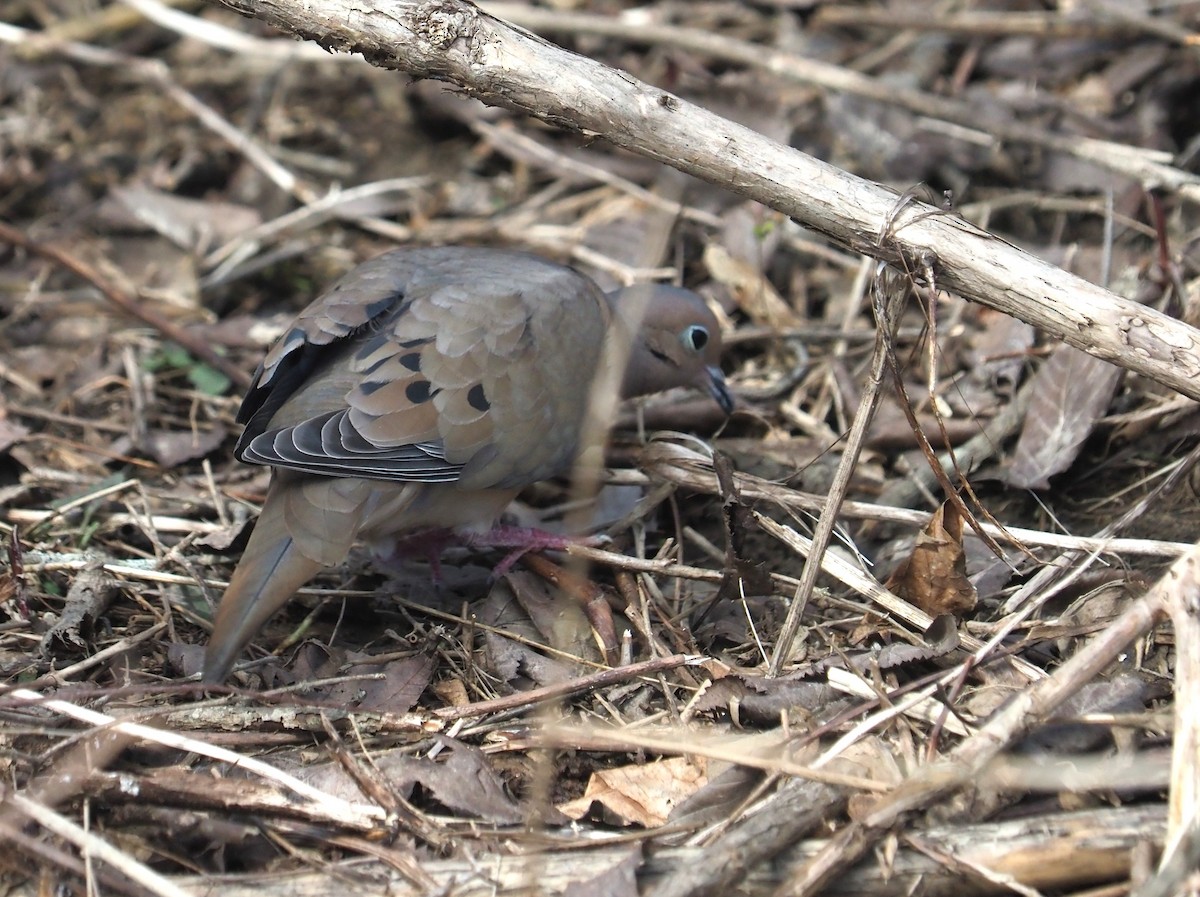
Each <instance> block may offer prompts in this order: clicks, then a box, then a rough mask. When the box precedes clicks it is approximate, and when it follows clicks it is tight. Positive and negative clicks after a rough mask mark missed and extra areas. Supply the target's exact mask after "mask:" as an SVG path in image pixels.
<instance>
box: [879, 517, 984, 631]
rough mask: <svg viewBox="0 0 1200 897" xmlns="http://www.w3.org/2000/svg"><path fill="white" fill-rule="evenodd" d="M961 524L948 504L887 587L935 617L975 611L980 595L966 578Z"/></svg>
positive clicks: (890, 579)
mask: <svg viewBox="0 0 1200 897" xmlns="http://www.w3.org/2000/svg"><path fill="white" fill-rule="evenodd" d="M962 525H963V521H962V517H961V515H960V514H959V513H958V509H957V508H956V507H955V506H954V505H953V504H951V503H950V502H945V503H944V504H943V505H942V506H941V507H940V508H938V510H937V511H936V512H935V513H934V515H933V517H932V519H930V521H929V523H928V524H926V526H925V529H923V530H922V531H921V532H920V533H918V534H917V541H916V544H915V545H913V550H912V554H910V555H909V556H908V559H907V560H905V561H904V563H903V564H901V565H900V567H899V568H898V569H897V570H896V572H895V573H893V574H892V575H891V577H889V579H888V581H887V584H886V585H887V588H889V589H891V590H892V591H893V592H895V593H896V594H897V595H899V596H900V597H901V598H903V599H904V600H906V601H908V602H910V603H912V604H915V605H916V606H917V607H919V608H921V610H923V611H925V613H927V614H930V615H931V616H935V617H936V616H940V615H942V614H954V615H956V616H961V615H962V614H965V613H967V612H968V611H970V610H971V609H973V608H974V607H975V602H976V601H977V600H978V596H977V595H976V594H975V587H974V586H973V585H972V584H971V580H969V579H968V578H967V558H966V554H964V552H963V544H962V532H963V530H962Z"/></svg>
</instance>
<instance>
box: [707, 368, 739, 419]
mask: <svg viewBox="0 0 1200 897" xmlns="http://www.w3.org/2000/svg"><path fill="white" fill-rule="evenodd" d="M704 372H705V373H706V374H707V375H708V378H707V379H708V382H707V383H706V384H705V385H706V386H707V387H708V394H709V395H711V396H712V397H713V398H714V399H716V401H717V404H718V405H720V406H721V410H722V411H724V412H725V413H726V414H727V415H728V414H733V393H731V392H730V391H729V386H728V384H727V383H726V382H725V375H724V374H723V373H722V372H721V369H720V368H719V367H717V366H716V365H712V366H710V367H707V368H705V369H704Z"/></svg>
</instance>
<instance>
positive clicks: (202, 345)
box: [0, 221, 250, 389]
mask: <svg viewBox="0 0 1200 897" xmlns="http://www.w3.org/2000/svg"><path fill="white" fill-rule="evenodd" d="M0 240H3V241H4V242H5V243H9V244H10V245H13V246H20V247H22V248H23V249H26V250H28V251H29V252H32V253H34V254H36V255H40V256H41V257H42V258H44V259H48V260H50V261H52V262H54V263H55V264H57V265H60V266H62V267H63V268H66V269H67V270H68V271H70V272H71V273H72V274H74V275H75V276H76V277H79V278H80V279H82V280H85V281H87V282H88V283H90V284H91V285H92V286H94V287H95V288H96V289H98V290H99V291H100V292H101V293H102V294H104V298H105V299H107V300H108V301H109V302H111V303H112V304H113V305H115V306H116V307H117V308H119V309H120V310H121V311H123V312H125V314H127V315H129V316H130V317H132V318H136V319H137V320H139V321H141V322H142V323H144V324H146V325H148V326H150V327H153V328H154V329H155V330H157V331H158V332H159V333H161V334H162V335H163V336H164V337H166V338H167V339H169V340H171V342H173V343H177V344H178V345H180V346H182V347H183V348H184V349H186V350H187V351H188V354H190V355H191V356H192V357H193V358H196V359H199V360H200V361H203V362H204V363H205V364H207V365H209V366H211V367H214V368H216V369H217V370H219V371H220V372H221V373H222V374H224V375H225V376H226V377H228V378H229V379H230V380H232V381H233V382H234V383H236V384H237V385H238V386H240V387H242V388H243V389H244V388H246V387H247V386H249V385H250V377H249V376H248V375H247V374H246V372H245V371H243V370H242V369H241V368H239V367H238V366H237V365H235V364H233V363H232V362H230V361H229V360H228V359H227V358H225V357H223V356H222V355H219V354H218V353H217V352H216V351H215V350H214V349H213V348H212V345H211V344H210V343H208V342H206V341H205V340H203V339H201V338H200V337H198V336H195V335H193V334H192V333H190V332H188V331H187V330H184V329H183V328H182V327H180V326H179V325H178V324H176V323H175V322H174V321H171V320H168V319H167V318H164V317H163V316H162V315H160V314H159V313H158V312H156V311H155V310H154V309H152V308H147V307H146V306H144V305H141V304H139V303H138V302H136V301H134V299H133V298H131V297H130V296H128V295H127V294H126V293H125V292H124V291H123V290H120V289H118V288H117V286H116V285H115V284H113V283H112V282H110V281H109V280H108V279H107V278H105V277H104V276H103V275H101V274H100V272H99V271H97V270H96V269H95V268H93V267H92V266H91V265H89V264H88V263H87V262H85V261H83V260H82V259H80V258H78V257H76V256H73V255H71V253H69V252H67V251H66V250H65V249H60V248H58V247H57V246H51V245H50V244H47V243H39V242H37V241H35V240H31V239H30V238H29V237H27V236H25V234H23V233H21V232H20V231H19V230H17V229H16V228H14V227H9V226H8V225H7V224H5V223H4V222H2V221H0Z"/></svg>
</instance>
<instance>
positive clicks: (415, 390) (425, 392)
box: [404, 380, 438, 405]
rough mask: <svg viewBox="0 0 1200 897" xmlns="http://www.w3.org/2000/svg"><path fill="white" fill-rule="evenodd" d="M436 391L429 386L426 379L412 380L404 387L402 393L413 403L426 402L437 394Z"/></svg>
mask: <svg viewBox="0 0 1200 897" xmlns="http://www.w3.org/2000/svg"><path fill="white" fill-rule="evenodd" d="M437 392H438V391H437V390H435V389H434V388H433V387H432V386H430V384H429V381H428V380H414V381H413V382H412V383H410V384H408V386H406V387H405V388H404V395H405V396H406V397H407V398H408V400H409V401H410V402H412V403H413V404H414V405H420V404H421V403H423V402H428V401H429V400H430V399H432V398H433V397H434V396H435V395H437Z"/></svg>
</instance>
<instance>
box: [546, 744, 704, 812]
mask: <svg viewBox="0 0 1200 897" xmlns="http://www.w3.org/2000/svg"><path fill="white" fill-rule="evenodd" d="M707 768H708V764H707V762H706V761H705V759H704V758H703V757H672V758H670V759H668V760H659V761H658V762H655V763H643V764H641V765H639V766H622V767H619V768H617V769H605V770H601V771H600V772H597V773H594V774H593V775H592V777H591V779H590V780H589V781H588V785H587V790H586V791H585V792H584V794H583V797H580V798H577V799H576V800H572V801H568V802H567V803H565V804H562V805H561V806H560V807H559V808H558V809H559V810H560V811H561V812H562V813H563V814H564V815H566V816H569V817H570V818H572V819H582V818H583V817H584V816H585V815H587V813H588V811H589V810H591V808H592V804H593V803H599V804H600V805H601V806H602V807H604V809H605V810H607V811H608V812H609V813H610V814H612V815H614V816H616V817H617V818H618V819H619V820H620V821H621V822H623V823H625V824H627V825H641V826H643V827H645V828H655V827H657V826H660V825H663V824H664V823H665V822H666V821H667V817H668V816H669V815H670V814H671V810H672V809H674V808H675V806H677V805H678V804H679V803H680V802H682V801H683V800H684V799H685V798H687V797H690V796H691V795H692V794H694V793H695V792H696V791H698V790H699V789H700V788H702V787H703V786H704V785H705V783H706V782H707V781H708V772H707Z"/></svg>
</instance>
